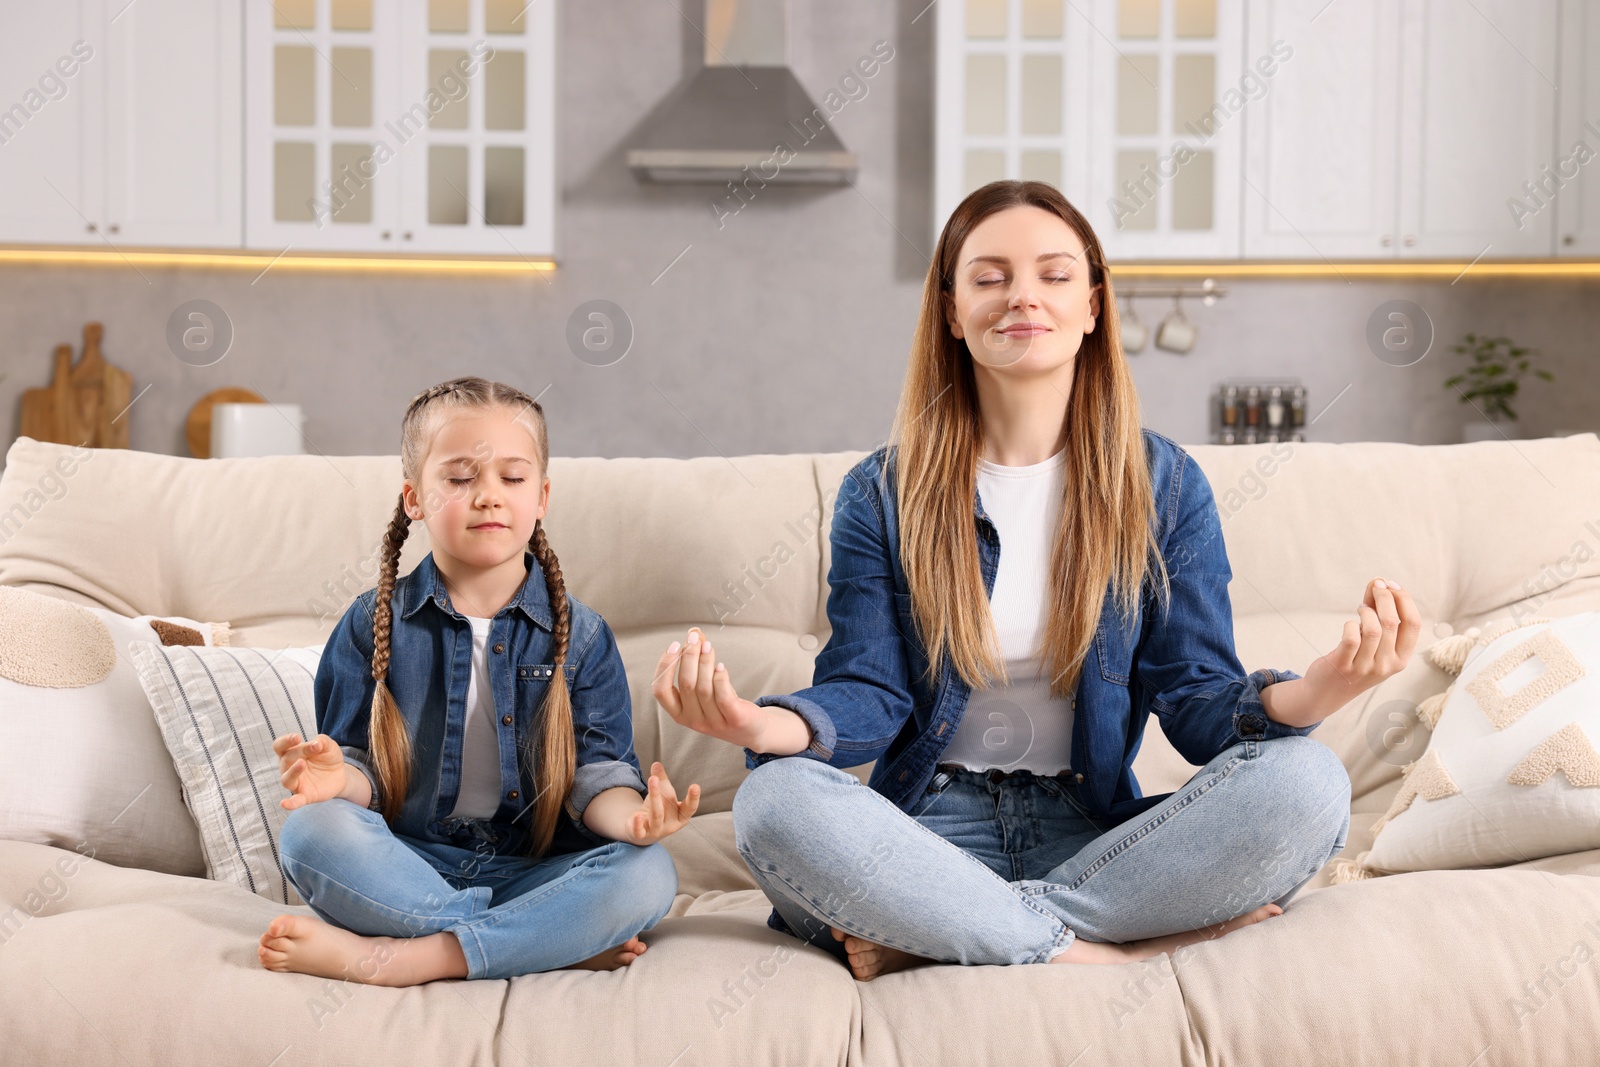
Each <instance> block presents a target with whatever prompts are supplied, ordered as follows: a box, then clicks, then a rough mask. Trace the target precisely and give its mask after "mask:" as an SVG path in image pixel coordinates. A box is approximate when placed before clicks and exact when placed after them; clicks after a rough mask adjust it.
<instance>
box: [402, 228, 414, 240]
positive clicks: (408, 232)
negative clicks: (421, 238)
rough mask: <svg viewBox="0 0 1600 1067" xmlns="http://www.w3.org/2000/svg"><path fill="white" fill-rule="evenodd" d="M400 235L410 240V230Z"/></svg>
mask: <svg viewBox="0 0 1600 1067" xmlns="http://www.w3.org/2000/svg"><path fill="white" fill-rule="evenodd" d="M400 236H402V237H404V238H405V239H406V240H408V241H409V240H411V231H410V230H407V231H406V232H405V233H403V234H401V235H400Z"/></svg>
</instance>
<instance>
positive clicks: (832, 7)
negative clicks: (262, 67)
mask: <svg viewBox="0 0 1600 1067" xmlns="http://www.w3.org/2000/svg"><path fill="white" fill-rule="evenodd" d="M925 3H926V0H914V2H911V3H896V4H893V5H891V4H887V3H879V4H857V3H852V2H848V0H817V2H814V3H804V4H795V5H792V15H791V19H792V23H791V33H790V37H789V47H790V62H791V65H792V66H793V67H794V68H795V69H796V72H797V74H798V75H799V76H800V78H801V80H802V81H803V82H804V83H805V84H806V85H807V86H808V87H809V88H810V89H811V90H812V91H813V93H814V94H817V93H820V92H823V91H825V90H826V87H827V86H829V85H831V84H833V83H834V82H836V81H837V79H838V77H839V75H840V74H841V73H843V72H844V71H845V70H847V69H848V68H849V66H850V65H851V64H852V63H854V61H855V60H856V59H857V58H858V57H859V56H861V55H863V54H865V53H867V52H868V51H869V49H870V48H871V46H872V44H873V42H875V41H877V40H881V39H886V40H889V41H891V42H893V44H894V46H895V49H896V51H895V56H894V59H893V60H892V61H891V62H890V63H889V64H888V65H887V67H886V68H885V69H884V70H883V71H882V72H881V73H880V74H879V75H878V76H877V77H876V78H874V79H872V81H870V82H869V83H868V85H869V91H868V94H867V95H866V96H865V97H864V98H862V99H860V100H857V101H854V102H852V103H851V104H850V105H849V106H847V107H846V108H844V110H843V111H842V112H841V113H840V114H839V115H838V117H837V118H836V120H835V124H836V129H837V131H838V133H839V135H840V137H841V138H842V139H843V141H844V143H845V145H846V146H847V147H848V148H850V149H852V150H854V151H855V152H856V153H857V154H858V155H859V156H860V160H861V172H860V176H859V178H858V180H857V188H855V189H852V188H849V187H843V188H832V189H821V188H800V189H783V188H780V187H777V186H769V187H767V188H765V189H762V190H760V191H759V193H758V194H757V195H756V197H755V199H754V200H753V201H752V202H751V203H750V204H748V205H747V206H746V207H744V208H743V210H742V211H740V212H739V213H738V214H737V215H735V216H732V217H725V218H724V219H723V220H722V225H721V226H720V227H719V225H718V220H717V217H716V213H715V212H714V211H713V210H712V208H711V206H710V202H711V200H712V199H714V198H715V197H716V196H717V193H718V190H717V189H716V187H712V186H649V185H642V184H640V183H639V182H638V181H636V180H635V178H634V177H633V176H632V174H631V173H630V172H629V171H628V169H627V167H626V166H625V165H624V162H623V159H624V154H625V152H626V150H627V148H628V146H629V145H630V144H631V143H632V142H633V140H634V139H635V135H636V134H637V132H638V129H639V126H640V124H641V123H642V122H644V121H645V116H647V115H648V114H649V112H650V111H651V109H652V108H653V107H654V106H655V105H656V104H657V103H658V102H659V101H660V100H661V98H662V97H663V96H664V95H665V94H666V93H667V92H668V91H669V90H670V89H672V88H673V87H674V86H675V85H677V84H678V82H679V81H680V80H681V79H682V78H683V77H684V75H685V72H686V71H688V70H690V69H692V66H693V65H694V64H696V63H698V54H699V51H700V49H701V48H703V42H702V40H701V38H700V36H699V33H698V31H697V30H696V29H695V28H694V27H693V26H691V25H689V24H688V23H687V22H686V21H685V20H684V19H683V17H682V16H680V14H679V13H678V10H677V8H675V7H674V5H672V4H662V3H659V2H658V0H622V2H617V0H611V2H608V3H604V4H602V3H598V2H590V3H581V4H578V3H573V4H564V5H563V6H562V8H561V23H562V25H561V31H560V33H561V42H562V49H561V53H560V57H559V62H560V63H561V67H562V79H561V88H560V93H561V97H560V113H559V119H558V124H559V142H558V143H559V152H560V160H559V170H560V174H561V182H562V195H561V202H560V207H559V213H558V227H559V233H560V238H559V239H560V243H561V263H560V267H559V269H558V270H556V271H555V272H554V273H553V274H551V275H548V276H544V277H527V276H522V277H515V278H509V277H497V276H491V275H446V276H426V277H411V276H404V275H392V274H357V273H344V274H320V273H306V272H297V271H290V270H277V269H274V270H269V271H268V272H267V273H266V274H265V275H263V276H261V277H260V278H256V277H255V272H254V271H250V270H239V269H220V270H218V269H200V268H188V267H184V268H171V267H163V268H152V267H141V268H138V269H134V268H132V267H129V266H126V265H107V266H96V267H92V268H80V267H64V266H63V267H57V266H50V267H35V266H29V267H4V268H0V366H3V369H4V372H5V375H6V376H5V378H4V380H3V381H0V431H3V432H4V440H5V441H10V440H11V439H12V438H13V437H14V436H15V434H16V432H17V416H18V411H19V404H20V395H21V392H22V390H23V389H25V388H30V387H36V386H43V385H45V384H46V383H47V381H48V378H49V368H50V353H51V350H52V348H53V347H54V346H55V345H56V344H57V343H60V342H64V341H72V342H73V343H74V345H75V346H76V345H77V344H78V343H79V341H80V333H81V329H82V324H83V323H84V322H85V321H89V320H98V321H101V322H104V323H105V326H106V337H105V346H104V347H105V353H106V355H107V357H108V358H109V359H110V360H112V361H113V362H115V363H116V364H118V365H119V366H121V367H123V368H125V369H126V370H128V371H129V372H130V373H131V374H132V375H133V378H134V391H135V393H136V394H138V395H139V399H138V400H137V401H136V402H135V403H134V405H133V407H132V409H131V411H129V413H128V415H127V416H125V417H127V418H129V419H131V420H132V426H131V443H132V447H134V448H137V449H142V450H147V451H152V452H164V453H170V454H175V455H186V454H187V450H186V448H185V446H184V443H183V422H184V417H185V415H186V414H187V412H188V410H189V408H190V406H191V405H192V404H193V403H194V402H195V401H196V400H197V399H199V398H200V397H201V396H203V395H204V394H205V393H207V392H209V391H210V390H212V389H214V388H217V387H219V386H223V385H242V386H246V387H249V388H253V389H255V390H256V391H257V392H259V393H261V394H262V395H264V396H265V397H266V398H267V399H268V400H272V401H277V402H285V403H298V404H300V405H302V407H303V408H304V410H305V414H306V425H305V430H306V438H307V449H306V450H307V451H308V452H323V453H327V454H391V453H394V452H396V451H398V448H399V424H400V417H401V415H402V413H403V411H404V409H405V405H406V403H407V401H408V400H409V399H410V398H411V397H412V396H413V395H414V394H415V393H416V392H418V391H419V390H421V389H423V388H426V387H427V386H428V385H431V384H433V383H434V382H437V381H440V380H443V379H445V378H449V377H453V376H456V375H460V374H481V375H484V376H486V377H491V378H498V379H502V380H504V381H508V382H511V383H514V384H516V385H518V386H520V387H521V388H523V389H525V390H527V391H528V392H529V393H533V394H537V395H539V396H540V398H541V402H542V404H543V405H544V407H545V410H546V413H547V415H548V417H549V420H550V425H551V451H552V452H553V453H555V454H557V455H589V456H679V457H683V456H700V455H715V454H717V453H722V454H725V455H730V456H732V455H739V454H747V453H762V452H809V451H834V450H843V449H869V448H872V447H875V446H876V445H877V444H879V443H880V442H881V441H882V440H883V438H884V436H885V435H886V434H887V432H888V428H889V424H890V420H891V418H892V416H893V412H894V407H895V403H896V400H897V397H898V394H899V388H900V382H901V379H902V376H903V372H904V367H905V360H906V353H907V345H908V342H909V339H910V336H911V333H912V329H913V326H914V324H915V321H916V315H917V310H918V306H919V301H920V296H921V287H922V281H923V275H924V272H925V270H926V266H927V259H926V253H927V252H928V251H929V250H930V249H931V245H932V240H933V235H932V232H931V231H932V221H931V211H932V207H931V205H932V184H933V174H932V154H933V134H932V85H933V59H932V23H933V18H932V17H931V16H924V17H921V18H918V19H917V20H916V21H915V22H913V21H912V19H913V17H914V16H917V14H918V12H919V11H920V10H921V9H922V8H923V6H924V4H925ZM695 9H696V10H697V8H695ZM686 10H688V9H686ZM685 248H687V251H685ZM680 253H682V256H681V258H678V259H677V261H676V263H674V258H675V257H678V256H679V255H680ZM1307 258H1308V259H1313V258H1315V254H1314V252H1313V251H1312V250H1310V249H1308V250H1307ZM669 264H672V266H671V267H670V269H667V268H668V265H669ZM663 270H665V273H662V272H663ZM1228 284H1229V286H1230V289H1231V291H1230V293H1229V294H1228V296H1227V297H1225V298H1224V299H1222V300H1220V301H1219V302H1218V303H1217V304H1216V305H1215V306H1213V307H1210V308H1205V307H1201V306H1199V304H1198V303H1197V302H1194V301H1186V302H1185V310H1186V312H1187V313H1188V315H1189V317H1190V318H1191V320H1193V321H1194V322H1195V323H1196V324H1197V325H1198V326H1199V340H1198V341H1197V343H1196V345H1195V348H1194V350H1193V352H1191V353H1190V354H1188V355H1185V356H1176V355H1172V354H1169V353H1166V352H1161V351H1159V350H1156V349H1154V348H1147V349H1146V350H1145V351H1144V352H1142V353H1139V354H1137V355H1134V356H1132V357H1130V358H1131V360H1132V364H1133V368H1134V375H1135V378H1136V380H1137V381H1138V384H1139V390H1140V395H1141V399H1142V403H1143V408H1144V421H1145V424H1146V425H1147V426H1149V427H1151V428H1152V429H1155V430H1159V431H1161V432H1162V433H1165V434H1168V435H1170V436H1172V437H1173V438H1175V439H1176V440H1177V441H1179V442H1180V443H1184V444H1196V443H1202V442H1204V441H1206V440H1207V433H1208V422H1207V413H1206V409H1205V406H1204V404H1203V403H1202V402H1201V400H1200V399H1199V398H1200V397H1202V396H1204V395H1206V394H1208V393H1209V392H1210V390H1211V387H1212V386H1213V385H1214V383H1216V382H1217V381H1218V380H1220V379H1223V378H1229V377H1242V376H1280V375H1281V376H1292V377H1298V378H1299V379H1300V380H1301V381H1303V382H1304V383H1305V384H1306V386H1307V387H1308V390H1309V402H1308V412H1309V415H1310V416H1316V415H1317V414H1318V413H1319V412H1322V414H1321V417H1320V418H1318V419H1317V421H1316V423H1315V425H1313V426H1311V427H1310V429H1309V432H1308V433H1307V438H1308V439H1309V440H1313V441H1362V440H1376V441H1403V442H1411V443H1416V444H1433V443H1450V442H1454V441H1457V440H1459V430H1460V423H1461V422H1462V420H1463V418H1464V417H1467V416H1470V415H1471V414H1472V413H1471V411H1470V409H1468V408H1467V407H1466V406H1464V405H1462V404H1461V403H1459V402H1458V401H1457V400H1456V399H1455V398H1454V394H1453V393H1452V394H1448V395H1447V393H1446V392H1445V390H1444V389H1443V388H1442V382H1443V380H1444V379H1445V378H1446V377H1447V376H1448V375H1449V374H1450V373H1452V370H1453V366H1454V364H1455V362H1456V361H1458V360H1459V359H1460V357H1457V356H1455V355H1454V354H1453V353H1451V352H1449V350H1448V349H1449V345H1450V344H1451V343H1453V342H1454V341H1455V340H1456V339H1457V338H1459V337H1460V336H1461V335H1462V334H1464V333H1466V332H1467V331H1469V330H1472V331H1478V332H1487V333H1490V334H1505V335H1508V336H1510V337H1512V338H1513V339H1515V340H1516V341H1517V342H1519V343H1521V344H1524V345H1528V346H1531V347H1535V348H1538V349H1541V350H1542V352H1543V354H1544V356H1545V357H1546V362H1545V364H1544V365H1545V366H1547V367H1548V368H1549V369H1550V370H1551V371H1552V373H1553V374H1554V375H1555V379H1556V380H1555V381H1554V382H1553V383H1548V384H1547V383H1544V382H1541V381H1537V380H1532V379H1530V380H1528V381H1527V382H1526V383H1525V388H1524V395H1523V397H1522V399H1521V400H1520V401H1519V403H1518V405H1517V406H1518V410H1519V413H1520V414H1521V415H1522V421H1523V423H1524V426H1525V431H1524V432H1525V435H1526V436H1542V435H1546V434H1550V433H1557V432H1567V431H1589V430H1600V369H1597V368H1596V366H1595V359H1594V357H1593V355H1592V350H1593V348H1594V341H1593V340H1592V338H1591V334H1592V333H1594V332H1595V331H1596V330H1597V328H1600V316H1597V315H1596V313H1595V312H1596V309H1597V308H1600V304H1597V302H1596V296H1597V294H1600V285H1597V284H1596V283H1595V282H1583V281H1554V280H1541V281H1505V280H1477V279H1475V278H1474V277H1473V276H1472V274H1471V273H1469V274H1468V275H1467V276H1466V277H1465V278H1463V279H1462V280H1460V281H1459V282H1458V283H1456V284H1454V285H1451V284H1449V283H1448V282H1418V281H1412V280H1393V281H1382V282H1371V281H1360V282H1354V283H1346V282H1344V281H1341V280H1316V281H1294V280H1249V279H1243V280H1229V281H1228ZM197 298H203V299H207V300H211V301H213V302H214V303H216V304H218V305H219V306H220V307H222V308H223V309H224V310H225V311H226V312H227V314H228V316H229V317H230V319H231V320H232V323H233V327H234V330H235V340H234V343H233V348H232V350H231V351H230V353H229V354H228V355H227V357H226V358H224V359H223V360H222V361H221V362H219V363H217V364H215V365H214V366H211V367H206V368H196V367H191V366H188V365H186V364H185V363H183V362H181V361H179V360H178V359H176V358H175V357H174V356H172V355H171V354H170V352H169V351H168V350H167V343H166V338H165V334H166V324H167V319H168V316H169V315H170V314H171V312H172V311H173V309H174V308H176V307H177V306H178V305H179V304H182V303H184V302H185V301H188V300H193V299H197ZM1396 298H1400V299H1409V300H1412V301H1415V302H1416V303H1417V304H1419V305H1421V306H1422V307H1423V308H1424V309H1426V310H1427V312H1428V313H1429V315H1430V316H1431V318H1432V319H1433V322H1434V324H1435V326H1436V328H1437V339H1436V341H1435V344H1434V348H1433V350H1432V351H1431V352H1430V353H1429V354H1428V356H1427V357H1426V358H1424V359H1423V360H1422V361H1421V362H1420V363H1418V364H1416V365H1415V366H1411V367H1405V368H1400V367H1393V366H1389V365H1387V364H1385V363H1382V362H1380V361H1379V360H1378V359H1376V358H1375V357H1374V356H1373V355H1372V353H1371V352H1370V351H1369V350H1368V348H1367V345H1366V341H1365V339H1364V331H1365V328H1366V323H1367V319H1368V317H1369V315H1370V314H1371V313H1372V311H1373V309H1374V308H1376V307H1377V306H1378V305H1379V304H1381V303H1383V302H1384V301H1386V300H1390V299H1396ZM592 299H606V300H610V301H613V302H615V303H616V304H618V305H620V306H621V307H622V308H623V309H624V310H625V311H626V313H627V315H628V316H629V318H630V319H631V322H632V325H633V329H634V332H635V337H634V340H633V343H632V347H631V349H630V350H629V352H628V354H627V356H626V357H625V358H623V359H622V360H620V361H619V362H617V363H615V364H613V365H610V366H604V367H597V366H591V365H588V364H586V363H584V362H582V361H580V360H578V359H577V358H575V357H574V356H573V355H572V353H571V352H570V351H569V349H568V347H567V342H566V339H565V335H566V326H567V320H568V317H569V315H570V314H571V313H572V311H573V309H574V308H576V307H577V306H578V305H579V304H581V303H583V302H584V301H587V300H592ZM1169 307H1170V301H1167V300H1157V299H1147V300H1142V301H1140V303H1139V310H1140V312H1141V315H1142V317H1143V318H1144V320H1145V321H1146V322H1147V323H1148V324H1150V325H1151V326H1152V327H1153V326H1154V325H1155V323H1156V322H1157V321H1158V320H1159V318H1160V316H1161V315H1162V314H1164V313H1165V311H1166V310H1167V309H1168V308H1169ZM146 386H149V387H150V388H149V389H148V391H143V392H141V391H142V390H145V387H146ZM1347 386H1348V387H1349V388H1348V390H1347V391H1345V392H1344V393H1343V395H1342V396H1340V392H1341V390H1346V387H1347ZM1336 396H1337V397H1339V399H1338V400H1337V402H1336V403H1333V405H1332V407H1331V408H1328V407H1327V405H1328V404H1329V403H1330V402H1331V401H1334V398H1335V397H1336ZM1324 408H1327V410H1326V411H1325V412H1324Z"/></svg>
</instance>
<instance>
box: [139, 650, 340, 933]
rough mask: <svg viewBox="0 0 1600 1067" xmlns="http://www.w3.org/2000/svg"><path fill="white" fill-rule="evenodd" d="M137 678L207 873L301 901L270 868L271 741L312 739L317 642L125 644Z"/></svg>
mask: <svg viewBox="0 0 1600 1067" xmlns="http://www.w3.org/2000/svg"><path fill="white" fill-rule="evenodd" d="M128 650H129V654H130V656H131V657H132V659H133V662H134V666H135V667H137V668H138V671H139V682H140V684H141V685H142V686H143V687H144V691H145V694H146V695H147V696H148V697H149V698H150V706H151V707H152V708H154V709H155V716H156V724H157V725H158V726H159V727H160V728H161V737H162V740H164V741H165V742H166V745H167V751H168V752H169V753H170V754H171V756H172V765H173V767H174V768H175V769H176V770H177V772H178V780H179V782H180V783H182V786H183V801H184V803H185V804H187V805H188V807H189V813H190V814H191V815H193V816H194V821H195V824H196V825H197V826H198V827H199V828H200V844H201V847H202V849H203V850H204V851H205V857H206V877H207V878H211V879H214V880H216V881H219V882H232V883H234V884H235V885H239V886H243V887H244V888H246V889H248V890H250V892H252V893H256V894H259V895H260V896H264V897H266V898H267V899H269V900H273V901H277V902H278V903H280V904H289V905H294V904H302V903H304V901H302V900H301V899H300V895H299V894H298V893H296V892H295V891H294V887H293V886H292V885H290V884H289V881H288V879H286V878H285V877H284V876H283V868H282V867H281V866H280V865H279V863H278V835H279V832H280V831H281V830H282V829H283V821H284V819H285V818H287V817H288V815H289V813H288V812H287V811H285V810H283V808H281V807H279V806H278V801H280V800H282V799H283V798H284V797H286V796H287V795H288V793H287V792H286V791H285V790H284V788H283V786H282V784H280V783H279V781H278V757H277V756H276V755H274V754H273V751H272V739H273V738H275V737H277V736H278V735H279V734H284V733H289V732H291V731H295V732H298V733H299V734H300V736H302V737H315V736H316V733H317V724H316V707H315V704H314V703H313V700H312V685H313V683H314V682H315V680H316V676H317V663H318V661H319V660H320V659H321V658H322V646H321V645H316V646H313V647H310V648H282V649H276V648H272V649H269V648H232V647H228V648H207V647H201V646H186V647H178V646H163V645H158V644H156V643H155V642H153V641H137V642H132V643H130V644H129V646H128Z"/></svg>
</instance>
